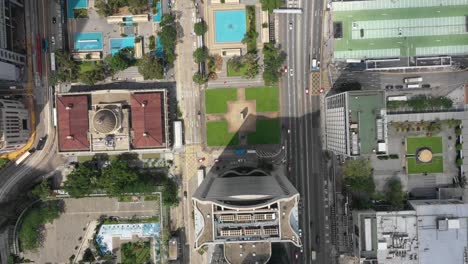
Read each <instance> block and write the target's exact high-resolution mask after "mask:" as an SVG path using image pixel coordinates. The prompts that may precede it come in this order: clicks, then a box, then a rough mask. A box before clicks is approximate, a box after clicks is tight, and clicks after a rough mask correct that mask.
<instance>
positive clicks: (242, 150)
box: [234, 149, 247, 155]
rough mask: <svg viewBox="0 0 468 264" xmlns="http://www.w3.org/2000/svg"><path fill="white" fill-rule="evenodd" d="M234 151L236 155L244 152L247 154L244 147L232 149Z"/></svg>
mask: <svg viewBox="0 0 468 264" xmlns="http://www.w3.org/2000/svg"><path fill="white" fill-rule="evenodd" d="M234 153H235V154H236V155H245V154H247V150H245V149H236V150H235V151H234Z"/></svg>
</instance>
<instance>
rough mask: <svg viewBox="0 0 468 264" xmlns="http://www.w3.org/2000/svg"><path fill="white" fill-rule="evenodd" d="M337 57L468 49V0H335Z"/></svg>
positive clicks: (465, 51)
mask: <svg viewBox="0 0 468 264" xmlns="http://www.w3.org/2000/svg"><path fill="white" fill-rule="evenodd" d="M332 10H333V16H332V17H333V23H334V35H335V36H334V38H335V40H334V41H335V42H334V49H335V51H334V57H335V58H336V59H365V58H396V57H413V56H437V55H442V54H443V55H461V54H468V26H467V23H468V20H467V15H468V4H467V2H466V0H445V1H441V0H399V1H389V0H374V1H344V2H333V7H332Z"/></svg>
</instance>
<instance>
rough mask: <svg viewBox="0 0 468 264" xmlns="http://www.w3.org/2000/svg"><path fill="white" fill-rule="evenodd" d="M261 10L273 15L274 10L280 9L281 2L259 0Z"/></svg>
mask: <svg viewBox="0 0 468 264" xmlns="http://www.w3.org/2000/svg"><path fill="white" fill-rule="evenodd" d="M260 2H261V3H262V10H263V11H266V10H268V12H269V13H273V10H274V9H277V8H279V7H281V5H282V4H283V0H261V1H260Z"/></svg>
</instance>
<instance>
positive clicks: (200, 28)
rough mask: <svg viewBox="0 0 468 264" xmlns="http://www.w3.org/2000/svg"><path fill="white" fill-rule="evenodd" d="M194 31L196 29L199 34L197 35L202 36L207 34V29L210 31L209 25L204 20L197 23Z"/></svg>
mask: <svg viewBox="0 0 468 264" xmlns="http://www.w3.org/2000/svg"><path fill="white" fill-rule="evenodd" d="M193 31H195V34H197V36H201V35H203V34H205V33H206V31H208V26H207V25H206V23H205V21H203V20H202V21H200V22H197V23H195V25H194V27H193Z"/></svg>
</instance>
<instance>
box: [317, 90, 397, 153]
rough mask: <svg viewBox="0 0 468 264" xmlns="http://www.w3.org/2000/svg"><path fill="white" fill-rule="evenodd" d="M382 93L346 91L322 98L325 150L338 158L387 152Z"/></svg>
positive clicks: (383, 97) (383, 95)
mask: <svg viewBox="0 0 468 264" xmlns="http://www.w3.org/2000/svg"><path fill="white" fill-rule="evenodd" d="M385 119H386V110H385V92H384V91H349V92H344V93H339V94H335V95H332V96H329V97H327V98H326V99H325V130H326V147H327V149H328V150H330V151H333V152H334V153H335V154H338V155H345V156H360V155H369V154H373V153H382V154H384V153H386V152H387V141H388V140H387V124H386V120H385Z"/></svg>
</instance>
